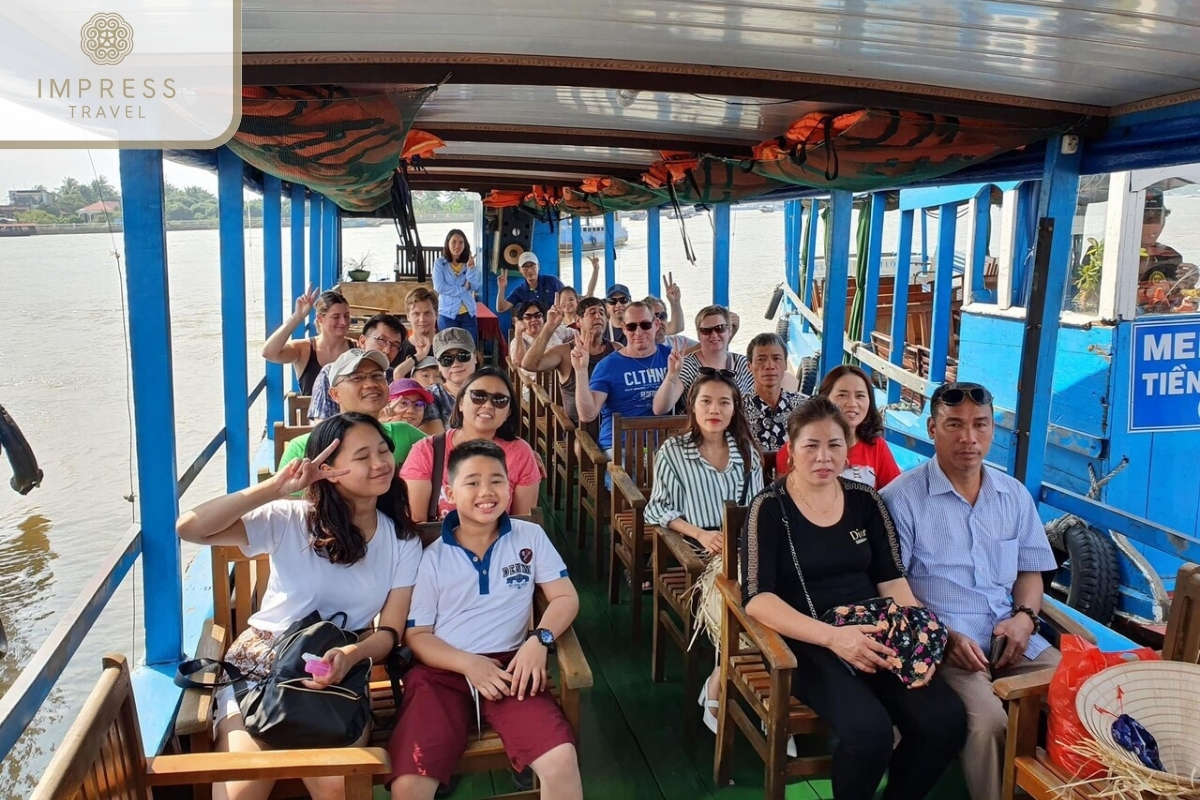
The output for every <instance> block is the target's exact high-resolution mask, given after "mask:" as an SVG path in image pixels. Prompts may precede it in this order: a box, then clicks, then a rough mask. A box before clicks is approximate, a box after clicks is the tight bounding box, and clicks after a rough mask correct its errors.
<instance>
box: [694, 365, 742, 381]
mask: <svg viewBox="0 0 1200 800" xmlns="http://www.w3.org/2000/svg"><path fill="white" fill-rule="evenodd" d="M696 371H697V372H699V373H700V374H701V375H705V376H707V377H710V378H721V379H723V380H727V381H732V380H733V377H734V373H733V370H731V369H714V368H713V367H700V369H698V370H696Z"/></svg>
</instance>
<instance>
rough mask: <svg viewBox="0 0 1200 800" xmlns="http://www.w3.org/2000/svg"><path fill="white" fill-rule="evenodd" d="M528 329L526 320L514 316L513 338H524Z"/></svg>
mask: <svg viewBox="0 0 1200 800" xmlns="http://www.w3.org/2000/svg"><path fill="white" fill-rule="evenodd" d="M526 327H527V325H526V324H525V320H523V319H521V318H520V317H518V316H517V315H516V314H514V315H513V336H524V335H525V329H526Z"/></svg>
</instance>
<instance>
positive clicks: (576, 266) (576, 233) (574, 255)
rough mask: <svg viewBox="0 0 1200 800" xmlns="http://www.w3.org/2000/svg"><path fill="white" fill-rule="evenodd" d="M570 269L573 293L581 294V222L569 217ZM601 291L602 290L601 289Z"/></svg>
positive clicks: (576, 217) (576, 218)
mask: <svg viewBox="0 0 1200 800" xmlns="http://www.w3.org/2000/svg"><path fill="white" fill-rule="evenodd" d="M571 269H572V270H573V271H574V273H575V275H574V277H575V291H576V292H578V293H582V292H583V222H582V221H580V219H579V217H578V216H574V217H571ZM601 291H603V289H601Z"/></svg>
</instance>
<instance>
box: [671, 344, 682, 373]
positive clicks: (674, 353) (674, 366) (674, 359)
mask: <svg viewBox="0 0 1200 800" xmlns="http://www.w3.org/2000/svg"><path fill="white" fill-rule="evenodd" d="M682 366H683V350H682V349H681V348H679V347H672V348H671V355H669V356H667V377H668V378H678V377H679V369H680V368H681V367H682Z"/></svg>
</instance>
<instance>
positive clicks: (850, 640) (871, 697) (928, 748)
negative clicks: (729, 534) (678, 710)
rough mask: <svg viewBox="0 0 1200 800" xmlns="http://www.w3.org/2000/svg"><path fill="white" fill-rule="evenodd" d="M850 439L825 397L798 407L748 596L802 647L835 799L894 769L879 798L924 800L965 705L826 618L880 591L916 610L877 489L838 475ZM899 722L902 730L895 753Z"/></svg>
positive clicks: (745, 539)
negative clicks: (892, 667) (826, 740)
mask: <svg viewBox="0 0 1200 800" xmlns="http://www.w3.org/2000/svg"><path fill="white" fill-rule="evenodd" d="M849 434H850V431H849V425H848V423H847V422H846V420H845V418H844V417H842V415H841V412H839V411H838V410H837V407H836V406H834V405H833V403H832V402H831V401H830V400H829V399H828V398H827V397H822V396H817V397H812V398H809V399H807V400H805V401H803V402H802V403H801V404H800V405H799V406H798V407H797V408H796V410H795V411H793V412H792V415H791V417H790V418H789V419H788V440H789V442H790V444H789V447H790V454H789V455H790V459H789V461H790V463H791V469H790V470H789V471H788V473H787V474H786V475H785V476H783V477H782V478H781V479H779V480H777V481H776V482H775V483H773V484H772V485H771V486H770V487H768V488H767V489H765V490H764V491H763V492H762V493H761V494H759V495H758V496H757V497H755V498H754V501H753V502H752V503H751V505H750V512H749V516H748V518H747V522H746V529H745V530H744V531H743V532H742V546H741V558H742V563H741V568H742V569H741V573H742V576H743V582H742V600H743V602H744V604H745V607H746V613H747V614H749V615H750V616H751V617H753V618H755V619H756V620H758V621H759V622H761V623H763V624H764V625H766V626H768V627H770V628H772V629H774V630H776V631H778V632H779V633H780V634H782V635H783V636H784V638H785V640H786V641H787V642H788V644H789V645H790V646H791V648H792V650H793V651H794V652H795V654H796V662H797V668H796V675H795V677H794V678H793V679H792V691H793V693H794V694H795V695H796V697H797V698H798V699H799V700H800V701H801V702H803V703H804V704H805V705H807V706H809V707H810V708H812V709H813V710H814V711H816V712H817V713H818V714H819V715H820V716H821V718H822V719H824V720H825V721H826V722H828V723H829V725H830V727H831V728H833V731H834V733H835V734H836V735H837V739H838V743H837V746H836V747H835V748H834V751H833V775H832V783H833V787H832V788H833V796H834V797H836V798H837V799H838V800H871V798H873V797H874V796H875V790H876V789H877V788H878V786H879V781H880V779H882V778H883V775H884V773H885V772H887V773H888V785H887V789H886V791H885V792H884V794H883V800H919V799H920V798H923V797H925V795H926V794H927V793H928V792H929V791H930V790H931V789H932V788H933V786H934V785H935V784H936V783H937V781H938V778H939V777H940V776H941V774H942V771H943V770H944V769H945V767H946V765H947V764H949V763H950V761H951V760H952V759H953V758H954V757H955V756H956V755H957V753H958V750H959V748H960V747H961V746H962V743H963V741H964V740H965V738H966V712H965V710H964V709H963V705H962V702H961V701H960V700H959V699H958V696H957V695H956V694H955V693H954V691H953V690H952V689H951V688H950V687H949V686H948V685H947V684H945V683H944V682H943V681H941V680H939V679H935V678H934V673H935V670H934V669H930V671H929V672H928V674H927V677H926V678H925V679H924V680H923V681H921V682H919V683H914V684H913V685H912V688H911V689H910V688H906V687H905V685H904V684H903V683H902V682H901V681H900V679H899V678H897V677H896V676H895V675H893V674H891V673H890V672H889V671H888V665H887V662H886V661H885V658H888V657H891V656H893V655H894V653H893V651H892V650H891V649H889V648H888V647H886V646H884V645H883V644H881V643H880V642H879V641H877V640H876V639H875V638H873V637H872V636H871V634H873V633H875V632H877V630H878V629H877V628H876V627H874V626H857V625H847V626H843V627H834V626H832V625H829V624H827V623H825V622H821V621H820V619H819V617H820V616H821V615H822V614H824V613H825V612H826V611H828V610H829V609H830V608H833V607H834V606H840V605H848V604H849V605H852V604H855V603H859V602H861V601H864V600H869V599H871V598H875V597H891V598H893V599H894V600H895V602H896V603H898V604H900V605H901V606H919V605H920V603H918V602H917V599H916V598H915V597H914V596H913V593H912V589H911V588H909V585H908V580H907V579H906V578H905V575H904V568H903V566H902V564H901V561H900V548H899V543H898V541H897V538H896V534H895V531H894V530H893V528H892V521H891V518H890V517H889V516H888V512H887V509H886V508H884V505H883V502H882V501H881V500H880V499H879V495H878V494H876V492H875V490H874V489H872V488H871V487H869V486H866V485H865V484H861V483H855V482H853V481H848V480H846V479H844V478H841V477H839V474H840V473H841V471H842V470H843V469H844V468H845V466H846V440H847V439H848V438H849ZM893 725H895V726H896V727H897V728H899V730H900V734H901V737H902V738H901V742H900V745H899V746H898V747H896V748H895V751H894V752H893V749H892V745H893V741H894V740H893V733H892V726H893Z"/></svg>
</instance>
